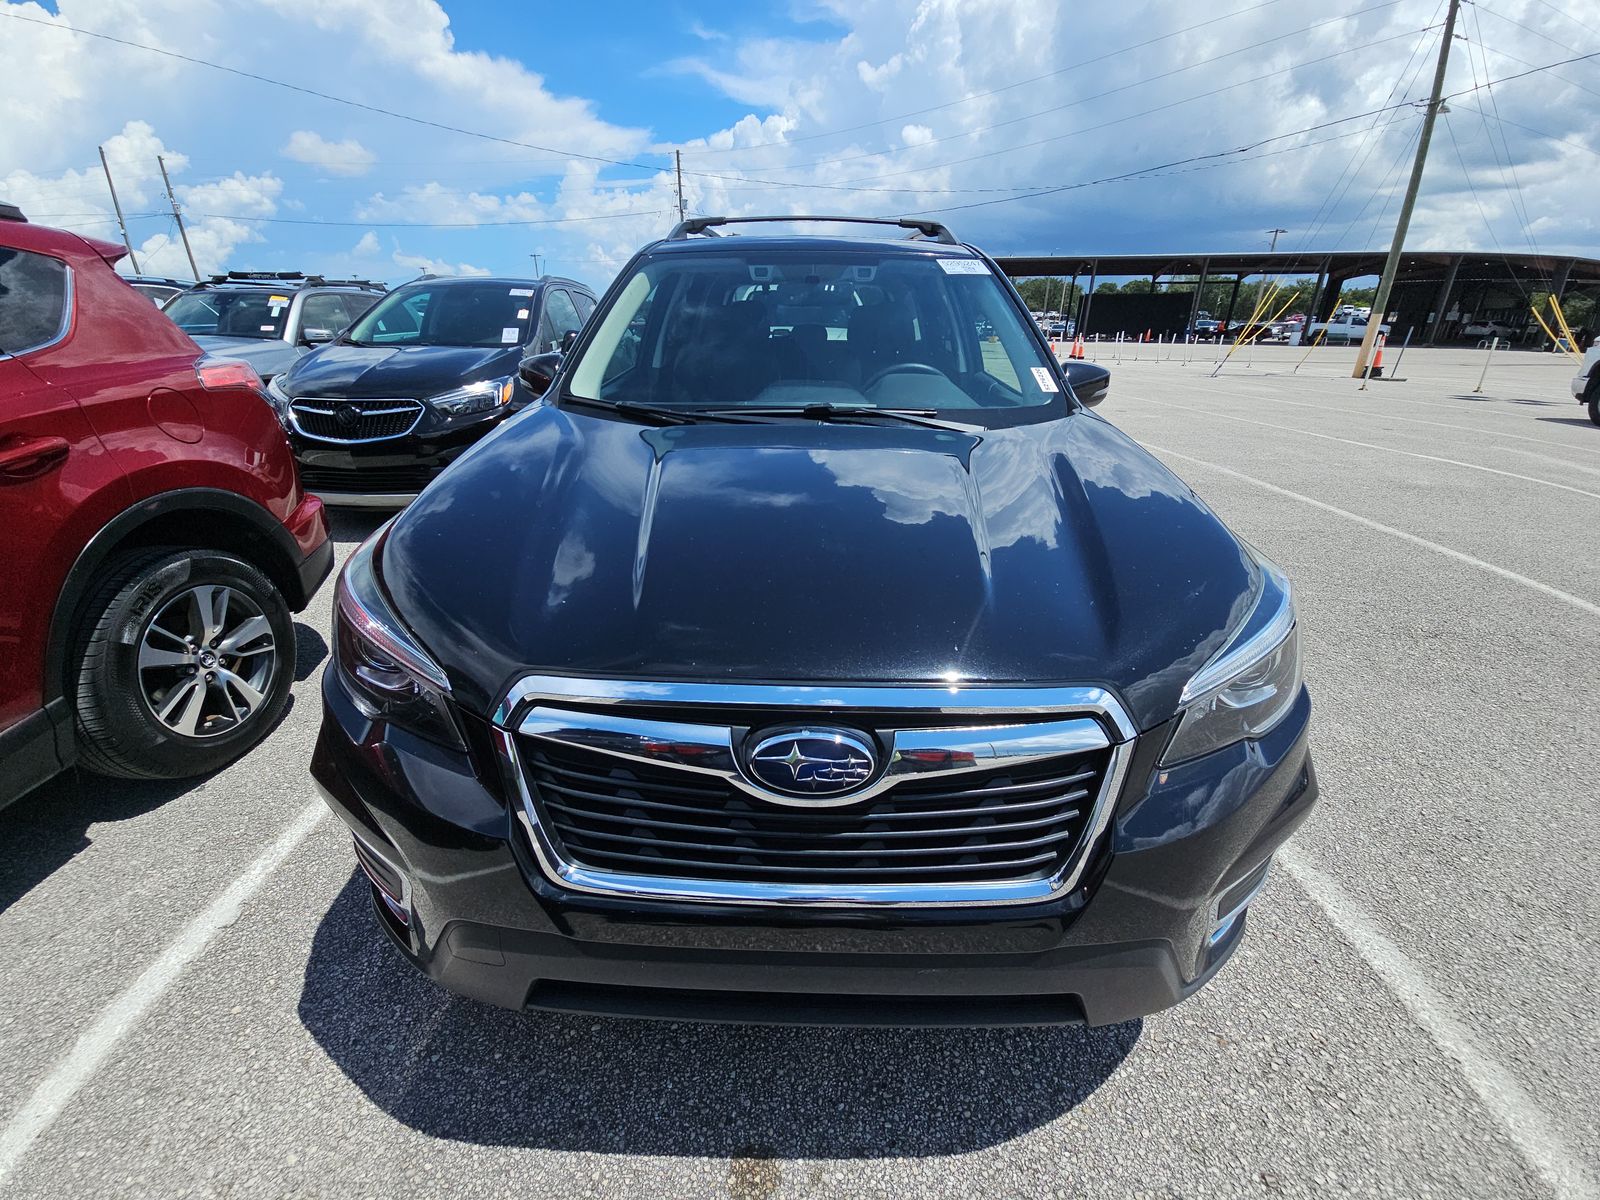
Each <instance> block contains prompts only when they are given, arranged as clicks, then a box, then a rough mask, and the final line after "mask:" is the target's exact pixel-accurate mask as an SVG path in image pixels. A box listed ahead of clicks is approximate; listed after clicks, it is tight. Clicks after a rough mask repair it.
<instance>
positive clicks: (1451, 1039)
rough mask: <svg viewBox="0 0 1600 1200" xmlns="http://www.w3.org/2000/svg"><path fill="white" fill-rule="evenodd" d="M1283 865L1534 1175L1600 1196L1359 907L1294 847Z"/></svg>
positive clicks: (1526, 1099) (1557, 1189)
mask: <svg viewBox="0 0 1600 1200" xmlns="http://www.w3.org/2000/svg"><path fill="white" fill-rule="evenodd" d="M1278 860H1279V861H1280V862H1281V863H1282V864H1283V866H1284V868H1285V869H1286V870H1287V871H1288V873H1289V874H1290V875H1291V876H1292V877H1293V878H1294V880H1295V882H1296V883H1298V884H1299V885H1300V887H1301V888H1302V889H1303V890H1304V891H1305V893H1306V895H1308V896H1310V897H1311V900H1312V902H1313V903H1315V904H1316V905H1317V907H1318V908H1320V909H1321V910H1322V911H1323V913H1325V914H1326V915H1327V917H1328V919H1329V921H1331V922H1332V923H1333V926H1334V928H1335V929H1337V930H1338V931H1339V933H1340V934H1342V935H1343V936H1344V938H1345V940H1346V941H1348V942H1349V943H1350V944H1351V945H1352V946H1354V947H1355V949H1356V951H1357V953H1359V954H1360V955H1361V957H1362V959H1364V960H1365V961H1366V963H1367V965H1368V966H1369V967H1371V968H1372V970H1373V971H1374V972H1376V973H1377V975H1378V977H1379V978H1380V979H1382V980H1383V982H1384V983H1385V984H1387V985H1388V987H1389V990H1390V991H1391V992H1392V993H1394V996H1395V998H1396V999H1398V1000H1399V1001H1400V1003H1401V1004H1402V1005H1403V1006H1404V1007H1405V1010H1406V1011H1407V1012H1408V1013H1410V1014H1411V1018H1412V1020H1414V1021H1416V1023H1417V1024H1418V1025H1419V1026H1421V1027H1422V1029H1423V1031H1424V1032H1426V1033H1427V1035H1428V1036H1429V1037H1430V1038H1432V1039H1433V1042H1434V1044H1435V1045H1437V1046H1438V1047H1439V1049H1440V1050H1442V1051H1444V1053H1445V1054H1447V1055H1448V1056H1449V1057H1450V1058H1452V1059H1454V1060H1455V1063H1456V1066H1457V1067H1458V1068H1459V1069H1460V1071H1461V1074H1462V1076H1463V1077H1464V1078H1465V1079H1466V1081H1467V1085H1468V1086H1469V1087H1471V1088H1472V1090H1473V1091H1474V1092H1476V1093H1477V1095H1478V1099H1479V1100H1481V1101H1482V1102H1483V1105H1484V1107H1485V1108H1486V1109H1487V1110H1488V1111H1489V1114H1490V1116H1492V1117H1493V1118H1494V1120H1495V1121H1496V1122H1498V1123H1499V1125H1500V1127H1501V1128H1502V1129H1504V1130H1505V1132H1506V1136H1507V1137H1509V1138H1510V1139H1511V1142H1512V1144H1513V1145H1514V1146H1516V1148H1517V1150H1518V1152H1519V1153H1520V1154H1521V1155H1522V1157H1523V1159H1524V1160H1526V1162H1527V1163H1528V1165H1529V1166H1530V1167H1532V1168H1533V1170H1534V1172H1535V1173H1536V1174H1537V1175H1538V1176H1539V1177H1540V1178H1541V1179H1543V1180H1544V1182H1545V1183H1546V1184H1547V1185H1548V1186H1549V1188H1550V1190H1551V1192H1552V1193H1554V1195H1555V1196H1557V1197H1558V1200H1579V1198H1588V1197H1595V1196H1600V1189H1597V1188H1596V1186H1595V1181H1594V1180H1593V1179H1592V1178H1591V1177H1590V1175H1589V1173H1588V1171H1587V1170H1586V1169H1585V1167H1584V1165H1583V1162H1582V1160H1581V1159H1580V1158H1579V1157H1578V1155H1577V1154H1575V1153H1574V1152H1573V1150H1572V1148H1571V1147H1569V1146H1568V1145H1567V1143H1566V1141H1565V1139H1563V1138H1562V1136H1561V1134H1560V1132H1559V1131H1558V1130H1557V1129H1556V1127H1555V1125H1554V1124H1553V1123H1552V1122H1551V1120H1550V1118H1549V1117H1548V1116H1547V1115H1546V1114H1545V1112H1544V1110H1543V1109H1541V1108H1540V1107H1539V1105H1538V1103H1537V1102H1536V1101H1535V1100H1534V1098H1533V1097H1532V1096H1531V1095H1529V1094H1528V1092H1527V1090H1526V1089H1525V1088H1524V1087H1523V1086H1522V1085H1521V1084H1520V1083H1518V1082H1517V1080H1516V1078H1515V1077H1514V1076H1513V1075H1512V1074H1511V1072H1510V1071H1508V1070H1506V1069H1505V1067H1503V1066H1501V1065H1500V1063H1499V1062H1498V1061H1496V1060H1495V1058H1494V1057H1493V1056H1492V1055H1490V1054H1489V1053H1488V1051H1487V1050H1486V1049H1485V1048H1484V1047H1483V1046H1482V1045H1481V1044H1480V1043H1479V1042H1478V1040H1477V1039H1476V1038H1474V1037H1473V1035H1472V1032H1471V1030H1470V1029H1469V1028H1468V1027H1467V1025H1466V1024H1465V1023H1464V1022H1463V1021H1462V1020H1461V1019H1460V1018H1459V1017H1457V1016H1456V1015H1455V1013H1454V1012H1453V1011H1452V1010H1451V1008H1450V1005H1449V1003H1448V1002H1447V1001H1446V1000H1445V998H1444V997H1443V996H1441V995H1440V994H1439V993H1438V992H1437V991H1436V990H1435V989H1434V988H1433V985H1432V984H1430V983H1429V982H1428V979H1427V977H1426V976H1425V975H1424V974H1423V973H1422V971H1421V970H1419V969H1418V968H1417V966H1416V965H1415V964H1414V963H1413V962H1412V961H1411V960H1410V958H1408V957H1407V956H1406V953H1405V951H1403V950H1402V949H1400V947H1399V946H1397V945H1396V944H1395V943H1394V941H1393V940H1391V939H1390V938H1389V936H1388V935H1387V934H1385V933H1384V932H1383V931H1382V930H1381V929H1380V928H1379V927H1378V926H1377V925H1376V924H1375V923H1374V922H1373V921H1372V919H1371V918H1370V917H1368V916H1367V914H1366V913H1365V912H1364V911H1363V910H1362V908H1361V906H1360V905H1358V904H1357V903H1356V902H1355V901H1354V900H1352V899H1351V898H1350V897H1349V896H1348V895H1347V894H1346V893H1345V892H1344V890H1343V889H1342V888H1341V887H1340V886H1339V885H1338V884H1337V883H1336V882H1335V881H1334V880H1333V879H1332V878H1330V877H1329V876H1328V875H1325V874H1324V873H1323V872H1322V871H1321V870H1320V869H1319V868H1317V867H1315V866H1313V865H1312V864H1311V863H1310V862H1308V861H1307V860H1306V859H1305V857H1304V856H1303V855H1302V854H1301V853H1300V851H1299V850H1298V849H1296V847H1295V846H1294V845H1293V843H1290V844H1289V845H1286V846H1284V847H1282V848H1281V849H1280V850H1279V851H1278Z"/></svg>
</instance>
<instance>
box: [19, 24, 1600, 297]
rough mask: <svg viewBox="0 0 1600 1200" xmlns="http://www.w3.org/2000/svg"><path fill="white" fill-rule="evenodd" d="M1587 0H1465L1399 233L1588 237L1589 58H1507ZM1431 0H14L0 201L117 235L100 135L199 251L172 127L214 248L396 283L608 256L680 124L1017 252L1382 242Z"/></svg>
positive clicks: (811, 200)
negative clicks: (718, 0) (161, 160)
mask: <svg viewBox="0 0 1600 1200" xmlns="http://www.w3.org/2000/svg"><path fill="white" fill-rule="evenodd" d="M1583 4H1584V0H1481V2H1480V3H1478V4H1474V5H1471V6H1467V7H1464V9H1463V12H1464V14H1466V15H1465V16H1464V18H1463V22H1464V23H1463V26H1462V29H1461V33H1462V34H1463V37H1462V39H1461V40H1460V41H1458V42H1457V44H1456V47H1455V50H1454V52H1453V59H1452V65H1451V71H1450V76H1449V82H1448V90H1449V91H1451V92H1453V93H1457V98H1456V99H1455V100H1453V101H1452V102H1451V115H1450V116H1449V117H1448V118H1447V119H1446V120H1445V121H1444V122H1442V123H1441V127H1440V130H1439V133H1438V134H1437V135H1436V139H1435V143H1434V151H1433V155H1432V157H1431V159H1430V166H1429V173H1428V176H1427V179H1426V181H1425V186H1424V194H1423V199H1422V202H1421V204H1420V205H1419V207H1418V211H1417V216H1416V219H1415V221H1414V224H1413V238H1412V244H1413V245H1415V246H1418V247H1434V248H1438V247H1445V246H1448V247H1451V248H1457V247H1459V248H1482V249H1485V250H1491V251H1493V250H1496V249H1500V250H1506V251H1521V252H1526V251H1529V250H1542V251H1551V252H1561V251H1565V252H1570V253H1585V254H1594V253H1596V252H1597V251H1596V244H1597V242H1600V215H1597V210H1596V208H1595V205H1594V202H1593V189H1592V180H1593V179H1594V178H1595V177H1596V176H1595V166H1596V161H1595V160H1596V159H1597V158H1600V121H1597V120H1596V117H1597V115H1600V58H1589V59H1587V60H1585V61H1580V62H1575V63H1569V64H1566V65H1565V66H1562V67H1559V68H1556V69H1551V70H1540V71H1538V72H1537V73H1536V74H1532V75H1526V76H1525V77H1523V78H1520V79H1513V78H1511V77H1512V76H1515V75H1519V74H1522V73H1524V72H1528V71H1530V70H1532V69H1534V68H1543V67H1546V66H1548V64H1551V63H1553V62H1556V61H1558V60H1562V59H1568V58H1572V57H1574V56H1576V55H1579V54H1583V53H1587V52H1591V51H1600V28H1596V27H1595V26H1594V23H1593V21H1592V19H1591V18H1592V9H1591V10H1590V12H1589V14H1588V15H1585V13H1584V11H1583ZM1442 8H1443V4H1442V0H1340V2H1339V3H1337V4H1334V5H1331V6H1317V7H1313V8H1307V6H1305V5H1303V4H1296V3H1293V2H1292V0H1223V2H1222V3H1219V4H1218V5H1215V6H1211V7H1206V8H1196V6H1194V5H1190V4H1179V3H1176V2H1175V0H1150V2H1147V3H1144V4H1142V5H1139V6H1117V7H1113V6H1085V5H1076V4H1074V5H1065V4H1062V5H1053V4H1040V3H1038V2H1037V0H986V2H985V3H975V2H973V0H875V2H873V3H861V2H860V0H855V2H854V3H847V2H846V0H793V2H787V3H770V2H769V3H746V4H741V5H738V6H732V5H717V6H709V5H703V4H702V5H692V4H686V3H682V2H681V0H668V2H665V3H650V4H635V3H623V4H606V5H596V4H591V5H581V4H580V5H575V4H572V3H570V0H567V2H563V3H559V4H557V3H549V2H546V0H529V2H525V3H517V4H498V3H489V2H487V0H473V2H471V3H460V2H453V0H444V2H443V3H442V4H441V3H438V2H436V0H319V3H318V4H316V5H313V6H304V5H301V4H297V3H294V2H293V0H258V2H256V3H252V4H248V5H246V4H232V3H229V4H221V3H217V2H216V0H143V2H142V3H139V4H131V3H128V2H127V0H63V2H62V3H60V4H57V5H49V6H41V5H39V4H37V3H32V2H27V3H13V2H11V0H0V105H3V106H4V107H3V108H0V111H5V112H7V113H8V114H11V115H12V116H13V119H12V120H9V121H8V122H6V123H5V124H4V125H3V126H0V172H3V174H0V198H4V199H8V200H12V201H14V202H17V203H20V204H22V206H23V207H24V209H25V210H27V211H28V212H29V213H30V215H32V216H33V217H34V218H35V219H38V220H41V221H48V222H51V223H55V224H61V225H67V226H70V227H74V228H80V229H82V230H83V231H84V232H86V233H94V234H97V235H99V236H102V237H115V236H116V233H115V230H116V226H115V223H114V221H113V220H112V219H111V215H110V203H109V199H108V197H107V196H106V193H105V184H104V179H103V177H102V176H101V174H100V170H99V162H98V158H97V156H96V149H95V148H96V146H98V145H103V146H105V148H106V153H107V155H108V157H109V158H110V159H111V161H112V167H113V170H114V172H115V173H116V178H117V183H118V187H119V191H120V192H121V193H122V198H123V202H124V207H125V208H126V209H127V210H128V211H129V212H130V213H132V214H136V215H134V216H133V217H132V232H133V237H134V242H135V248H136V250H139V251H140V252H142V264H141V265H143V266H144V268H145V269H146V270H152V271H159V272H163V273H175V274H187V265H186V262H185V260H184V258H183V255H182V250H181V247H180V246H179V245H178V243H177V242H176V240H175V238H174V237H173V233H174V230H173V227H172V221H171V217H170V214H166V213H164V211H163V207H164V199H165V198H164V196H163V194H162V193H161V190H160V180H159V175H158V174H157V171H156V163H155V158H156V156H157V155H158V154H160V155H164V156H165V158H166V161H167V165H168V168H169V170H170V171H171V173H172V177H173V184H174V188H175V190H176V191H177V193H178V196H179V199H180V201H181V203H182V204H183V206H184V209H185V211H186V213H187V214H188V217H189V220H190V224H191V227H192V239H191V240H192V241H193V242H194V243H195V249H196V253H197V255H198V256H199V257H200V258H201V260H202V261H201V267H202V270H205V271H209V270H215V269H222V268H228V267H231V268H235V269H243V268H258V269H304V270H307V271H323V272H338V273H353V274H362V275H368V276H372V277H377V278H383V279H387V280H389V281H390V282H398V281H400V280H403V279H405V278H409V277H411V276H413V275H415V274H416V273H417V272H418V271H421V270H425V269H427V270H435V271H446V272H459V273H468V272H474V271H495V272H499V273H531V272H532V270H533V267H534V261H535V260H534V259H533V258H532V257H531V255H534V254H538V255H540V256H541V260H540V261H541V262H542V263H543V265H544V267H545V269H546V270H549V271H552V272H560V273H564V274H570V275H575V276H577V277H579V278H581V279H584V280H585V281H587V282H590V283H592V284H596V285H600V284H604V283H605V282H606V281H607V280H608V279H609V277H610V276H611V274H612V273H613V272H614V271H615V269H616V268H617V266H618V265H620V263H621V262H622V261H624V260H625V258H626V256H627V255H628V253H629V252H631V250H632V249H634V248H635V247H636V246H638V245H639V244H640V243H641V242H643V241H646V240H648V239H650V238H652V237H656V236H660V234H661V233H663V232H665V230H666V229H667V228H668V227H669V226H670V224H671V220H672V210H673V207H674V203H675V195H674V187H673V177H672V173H671V153H672V150H673V149H675V148H678V149H681V150H682V153H683V159H684V169H685V173H686V178H685V182H686V191H687V194H688V202H689V206H690V208H691V210H692V211H697V212H735V213H750V212H762V211H765V212H785V213H791V212H804V211H811V212H817V211H831V212H850V213H857V214H864V215H865V214H886V213H891V212H924V211H929V210H933V211H935V212H937V213H939V214H940V215H942V216H943V217H944V218H945V219H947V220H949V221H950V223H951V224H952V225H953V226H954V227H955V229H956V231H957V233H958V234H960V235H962V236H964V237H967V238H969V239H970V240H973V241H975V242H978V243H979V244H981V245H984V246H985V247H986V248H988V249H990V250H993V251H995V252H1025V251H1041V252H1048V251H1053V250H1060V251H1062V252H1074V253H1077V252H1100V253H1117V252H1132V251H1154V250H1229V249H1250V248H1255V247H1257V246H1260V245H1262V244H1263V243H1264V242H1265V239H1266V231H1267V230H1268V229H1271V228H1274V227H1282V228H1285V229H1287V230H1289V232H1288V233H1287V234H1286V235H1284V236H1283V237H1282V238H1281V239H1280V243H1279V245H1280V248H1289V249H1297V250H1298V249H1304V250H1307V251H1314V250H1325V249H1354V248H1365V247H1368V246H1373V245H1379V244H1383V243H1385V242H1386V241H1387V238H1388V235H1389V232H1390V230H1391V229H1392V223H1393V218H1394V209H1395V204H1396V198H1397V195H1398V192H1399V190H1400V188H1401V187H1402V186H1403V183H1404V175H1405V168H1406V165H1407V164H1408V162H1409V151H1408V148H1409V146H1410V144H1411V139H1412V138H1414V137H1415V135H1416V131H1417V127H1418V124H1419V121H1418V116H1417V113H1416V110H1415V108H1414V107H1410V106H1408V105H1407V101H1410V100H1415V99H1417V98H1419V97H1421V96H1424V95H1425V94H1426V89H1427V84H1428V81H1429V76H1430V74H1431V70H1432V63H1433V56H1434V54H1435V53H1436V50H1437V45H1438V30H1437V22H1438V20H1439V18H1440V15H1441V13H1442ZM73 30H77V31H81V32H72V31H73ZM97 33H98V34H109V35H113V36H115V37H118V38H122V39H124V40H125V41H127V42H133V43H137V44H138V46H129V45H123V44H119V43H116V42H112V41H108V40H105V39H104V38H98V37H94V36H89V35H92V34H97ZM150 48H154V49H155V50H161V51H166V52H167V53H166V54H159V53H153V52H152V50H151V49H150ZM172 55H182V56H186V57H187V58H188V59H198V60H204V61H205V62H209V63H212V64H217V65H219V66H222V67H227V68H232V69H233V70H235V71H242V72H253V73H258V74H264V75H269V76H271V77H272V78H273V79H275V80H277V81H279V82H281V83H284V84H290V85H293V86H295V87H299V88H305V89H313V90H316V91H322V92H326V93H329V94H331V95H333V96H337V97H340V98H343V99H344V100H346V101H354V102H356V103H357V104H360V105H367V106H370V107H368V108H362V107H357V106H355V105H353V104H349V103H339V102H337V101H335V100H330V99H328V98H325V97H317V96H313V95H308V94H306V93H304V92H297V91H293V90H289V89H287V88H284V87H277V86H272V85H271V84H268V83H263V82H259V81H256V80H252V79H248V78H243V77H241V76H239V75H237V74H229V73H226V72H224V71H219V70H216V69H214V68H213V67H208V66H204V65H200V64H198V63H195V62H190V61H184V60H182V59H179V58H175V57H172ZM1495 80H1498V81H1500V82H1499V83H1498V84H1497V85H1496V86H1493V87H1486V86H1484V85H1485V83H1486V82H1488V81H1495ZM377 109H386V110H389V111H390V112H391V113H396V114H402V115H404V116H409V117H412V118H416V119H415V120H409V121H408V120H404V119H399V118H397V117H396V116H393V115H385V114H384V113H381V112H378V111H374V110H377ZM1362 114H1366V115H1362ZM423 121H431V122H436V123H438V124H440V125H446V126H452V127H454V130H453V131H452V130H446V129H439V128H435V127H431V126H429V125H426V124H421V123H419V122H423ZM597 159H598V160H613V161H612V162H597V161H595V160H597ZM618 164H621V165H618ZM1158 168H1159V169H1158Z"/></svg>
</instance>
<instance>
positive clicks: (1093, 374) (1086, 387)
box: [1061, 359, 1111, 408]
mask: <svg viewBox="0 0 1600 1200" xmlns="http://www.w3.org/2000/svg"><path fill="white" fill-rule="evenodd" d="M1061 369H1062V370H1063V371H1065V372H1066V375H1067V382H1068V383H1069V384H1071V385H1072V394H1073V395H1074V396H1076V397H1077V398H1078V401H1079V403H1081V404H1082V405H1083V406H1084V407H1085V408H1093V407H1094V406H1095V405H1097V404H1099V403H1100V401H1102V400H1104V399H1105V398H1106V393H1107V392H1109V391H1110V390H1111V372H1110V371H1109V370H1108V369H1107V368H1105V367H1102V366H1101V365H1100V364H1099V363H1092V362H1084V361H1083V360H1082V359H1072V360H1069V361H1068V362H1064V363H1062V364H1061Z"/></svg>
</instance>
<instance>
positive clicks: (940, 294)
mask: <svg viewBox="0 0 1600 1200" xmlns="http://www.w3.org/2000/svg"><path fill="white" fill-rule="evenodd" d="M599 322H600V323H599V325H598V326H597V328H596V330H595V333H594V336H593V338H592V339H591V340H590V341H589V343H588V345H587V346H586V347H585V348H584V349H583V350H582V352H581V357H580V358H579V360H578V361H577V362H576V363H575V364H574V366H573V369H572V372H571V374H570V376H569V378H570V384H569V391H570V393H571V394H572V395H573V396H576V397H579V398H582V399H588V400H601V401H609V402H612V403H624V404H637V405H649V406H651V407H655V408H673V407H676V408H682V409H694V408H729V407H738V406H741V405H747V406H750V407H752V408H773V407H779V408H802V407H805V406H807V405H819V404H820V405H833V406H846V407H860V408H884V409H888V408H910V409H920V410H933V411H936V412H941V411H944V410H968V411H967V412H966V413H965V414H963V417H962V419H966V420H975V421H976V423H980V424H995V423H1005V419H1004V414H1005V412H1006V410H1011V411H1012V412H1013V413H1014V414H1015V417H1017V418H1020V419H1023V420H1038V419H1039V418H1040V417H1041V416H1044V415H1048V413H1047V411H1046V410H1047V409H1048V408H1049V406H1051V405H1056V406H1064V405H1065V397H1064V396H1063V395H1062V393H1061V392H1060V390H1059V389H1058V387H1057V384H1056V382H1055V375H1054V373H1053V372H1052V371H1051V370H1050V368H1049V365H1048V363H1049V360H1048V359H1047V358H1046V357H1045V356H1044V351H1043V350H1042V349H1041V348H1040V346H1039V344H1038V341H1037V339H1036V337H1035V335H1034V334H1033V332H1032V330H1031V329H1030V328H1029V327H1028V325H1029V323H1028V321H1027V318H1026V317H1025V316H1023V315H1022V313H1021V312H1020V310H1019V309H1018V308H1017V307H1016V305H1015V303H1014V302H1013V301H1012V299H1011V297H1010V295H1009V293H1008V292H1007V291H1006V289H1005V287H1004V285H1003V284H1002V282H1001V281H1000V280H999V279H998V278H997V277H996V276H995V275H994V274H993V273H992V272H991V271H990V269H989V267H988V266H987V265H986V264H985V263H984V262H983V261H982V260H981V259H976V258H953V257H935V256H933V255H928V254H915V255H911V254H906V253H905V252H904V251H895V250H888V251H884V252H874V251H871V250H862V249H859V248H856V247H852V248H850V249H848V250H843V249H841V250H831V251H830V250H828V249H822V250H818V251H811V250H793V249H783V250H778V249H774V250H769V251H762V250H761V249H759V248H758V247H752V248H751V249H750V250H748V251H744V250H743V248H742V247H741V252H739V253H730V252H726V251H720V250H718V251H710V252H707V253H703V254H691V253H681V252H670V253H664V254H660V255H659V256H657V257H656V258H654V259H647V260H646V261H645V262H644V263H643V264H642V265H640V266H639V268H638V269H637V270H636V272H635V273H634V274H633V276H632V277H630V278H629V279H628V281H627V282H626V283H625V284H624V286H623V287H622V288H621V290H620V291H618V292H617V293H616V294H615V297H614V299H613V300H612V302H611V304H610V306H609V308H608V309H607V310H606V311H605V312H604V313H603V314H601V315H600V317H599ZM971 410H983V412H982V413H981V414H978V413H974V412H972V411H971Z"/></svg>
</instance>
